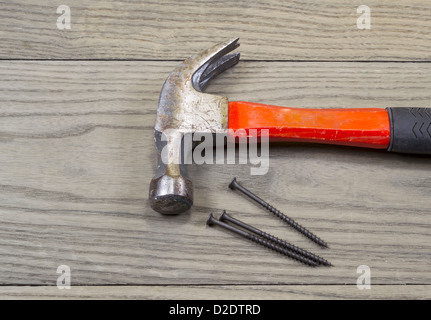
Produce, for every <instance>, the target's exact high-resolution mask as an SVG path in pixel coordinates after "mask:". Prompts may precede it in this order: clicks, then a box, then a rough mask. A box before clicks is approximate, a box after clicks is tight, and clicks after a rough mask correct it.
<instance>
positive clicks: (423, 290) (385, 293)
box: [0, 285, 431, 300]
mask: <svg viewBox="0 0 431 320" xmlns="http://www.w3.org/2000/svg"><path fill="white" fill-rule="evenodd" d="M430 293H431V288H430V286H429V285H414V286H413V285H389V286H380V285H372V286H371V289H370V290H359V289H358V288H357V287H356V286H352V285H332V286H325V285H312V286H283V285H273V286H266V285H260V286H256V285H255V286H230V285H225V286H114V287H110V286H102V287H98V286H94V287H72V288H71V289H70V290H59V289H57V287H52V286H43V287H0V299H2V300H8V299H38V300H40V299H42V300H44V299H82V300H85V299H112V300H117V299H121V300H124V299H130V300H136V299H146V300H149V299H157V300H160V299H169V300H170V299H174V300H189V299H192V300H194V299H204V300H206V299H209V300H225V299H226V300H230V299H232V300H304V299H306V300H309V299H313V300H320V299H325V300H326V299H348V300H352V299H379V300H381V299H395V300H401V299H420V300H425V299H426V300H429V299H430V298H431V294H430Z"/></svg>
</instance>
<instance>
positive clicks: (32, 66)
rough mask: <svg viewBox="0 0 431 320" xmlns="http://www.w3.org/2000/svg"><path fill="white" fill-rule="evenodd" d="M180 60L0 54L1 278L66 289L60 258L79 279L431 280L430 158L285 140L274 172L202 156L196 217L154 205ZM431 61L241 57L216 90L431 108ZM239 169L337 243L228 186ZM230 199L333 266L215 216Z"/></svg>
mask: <svg viewBox="0 0 431 320" xmlns="http://www.w3.org/2000/svg"><path fill="white" fill-rule="evenodd" d="M174 65H175V62H142V61H135V62H128V61H117V62H115V63H113V62H103V61H102V62H96V61H93V62H85V61H79V62H65V61H55V62H54V61H51V62H50V61H42V62H41V61H33V62H29V61H24V62H9V61H2V62H1V63H0V72H1V74H2V79H1V81H0V106H1V107H0V110H1V111H0V116H1V117H0V129H1V130H0V166H1V170H0V190H1V192H0V212H1V221H2V222H1V224H0V257H1V259H0V283H1V284H2V285H11V286H12V285H17V284H20V285H54V286H55V283H56V280H57V277H58V274H56V270H57V267H58V266H59V265H68V266H70V268H71V270H72V284H73V285H76V286H79V285H89V284H92V285H109V284H128V285H140V284H141V285H157V284H167V285H168V284H182V285H191V284H213V285H234V284H241V285H258V284H260V285H268V284H278V285H283V284H286V285H300V284H307V285H312V284H316V285H317V284H331V285H340V284H350V285H353V286H355V285H356V280H357V277H358V276H359V275H358V274H357V273H356V269H357V267H358V266H359V265H368V266H369V267H370V268H371V272H372V284H373V285H378V284H382V285H405V284H416V285H424V284H426V285H429V284H430V282H431V273H430V254H431V250H430V249H431V248H430V240H431V234H430V231H429V230H430V224H431V219H430V216H429V205H430V200H429V185H430V183H431V171H430V169H431V162H430V159H429V157H424V156H406V155H397V154H387V153H385V152H380V151H370V150H359V149H355V148H339V147H325V146H316V147H312V146H308V145H302V144H301V145H289V146H280V145H275V146H273V148H272V149H271V151H270V168H269V172H268V174H267V175H265V176H250V166H248V165H203V166H197V165H194V166H191V167H190V174H191V176H192V177H193V181H194V183H195V191H196V192H195V206H194V208H193V209H192V210H191V212H189V213H186V214H184V215H181V216H176V217H166V216H161V215H159V214H158V213H156V212H153V211H152V210H151V209H150V208H149V206H148V203H147V192H148V183H149V180H150V179H151V177H152V175H153V174H154V170H155V158H156V155H155V152H154V147H153V136H152V130H153V123H154V119H155V111H156V105H157V100H158V94H159V90H160V86H161V84H162V82H163V79H164V78H165V77H166V74H167V73H168V72H169V70H171V69H172V68H173V66H174ZM429 71H430V65H429V64H417V63H403V64H400V63H374V64H370V63H285V62H242V63H241V64H239V65H238V66H237V67H235V69H233V70H231V71H228V72H227V73H226V74H225V75H223V76H221V77H220V78H219V79H217V80H216V81H215V82H214V84H213V85H212V86H211V87H210V91H211V92H213V93H216V94H223V93H225V94H227V95H228V96H229V97H231V98H232V99H250V100H252V101H256V102H269V103H274V104H276V103H279V104H282V105H286V106H301V107H310V106H321V107H329V106H331V107H358V106H362V107H366V106H373V107H376V106H377V107H385V106H418V107H421V106H426V105H427V101H429V98H430V97H429V95H430V92H431V90H430V89H431V72H429ZM233 176H237V177H238V179H239V180H240V181H241V182H243V183H244V185H245V186H248V187H250V188H251V189H252V190H254V191H255V192H256V193H257V194H259V195H261V196H262V197H263V198H265V199H267V200H268V201H269V202H271V203H273V204H274V205H275V206H276V207H278V208H279V209H280V210H282V211H284V212H285V213H286V214H288V215H290V216H291V217H293V218H295V219H296V220H297V221H298V222H300V223H302V224H303V225H305V226H306V227H308V228H309V229H310V230H312V231H313V232H315V233H316V234H317V235H319V236H320V237H322V238H323V239H325V240H326V241H327V242H328V243H329V245H330V249H329V250H324V249H320V248H318V247H317V246H316V245H314V244H312V243H310V242H309V241H308V240H307V239H305V238H303V237H302V236H301V235H298V234H297V233H296V232H294V231H292V230H291V229H290V228H289V227H287V226H285V225H284V224H283V223H282V222H281V221H279V220H278V219H276V218H275V217H272V216H271V215H270V214H269V213H267V212H266V211H264V210H263V209H261V208H259V207H257V206H256V205H254V204H253V203H250V202H249V201H248V200H246V199H245V198H243V197H241V196H240V195H238V194H236V193H235V192H233V191H230V190H228V188H227V184H228V182H229V181H230V179H231V178H232V177H233ZM222 209H226V210H228V211H229V212H230V213H232V214H233V215H234V216H236V217H238V218H240V219H242V220H244V221H246V222H249V223H251V224H253V225H255V226H258V227H260V228H261V229H264V230H266V231H269V232H271V233H274V234H276V235H277V236H279V237H282V238H285V239H287V240H289V241H291V242H293V243H295V244H297V245H298V246H301V247H304V248H305V249H308V250H311V251H313V252H315V253H317V254H320V255H322V256H324V257H325V258H327V259H328V260H330V261H331V262H332V263H333V264H334V265H335V267H333V268H308V267H304V266H303V265H301V264H299V263H296V262H294V261H291V260H289V259H286V258H284V257H282V256H279V255H277V254H275V253H273V252H271V251H268V250H266V249H263V248H260V247H257V246H256V245H255V244H253V243H249V242H247V241H244V240H243V239H241V238H238V237H236V236H234V235H232V234H230V233H228V232H225V231H223V230H220V229H217V228H209V227H207V226H205V221H206V219H207V217H208V214H209V213H210V212H212V213H216V214H218V213H219V212H221V210H222ZM319 288H321V287H319ZM388 288H390V287H388ZM426 288H427V287H426V286H425V287H424V290H425V291H426ZM16 290H18V291H19V288H18V289H16ZM82 290H84V289H82ZM207 290H210V289H207ZM232 290H234V289H232ZM286 290H289V289H286ZM316 290H317V289H316ZM319 290H320V289H319ZM323 290H330V289H323ZM356 290H357V289H356ZM379 290H382V291H384V289H383V288H382V289H379ZM409 290H410V289H408V292H410V291H409ZM305 291H306V289H305V288H304V292H305ZM357 291H358V294H360V292H359V290H357ZM311 292H312V291H311ZM316 292H317V291H316ZM351 292H352V294H353V292H354V290H353V291H351ZM23 294H25V292H24V293H23ZM327 294H330V293H329V292H328V293H327ZM382 294H383V293H382ZM387 294H388V295H390V294H389V291H388V293H387ZM336 295H337V294H335V296H336ZM383 295H384V294H383ZM287 296H289V295H287Z"/></svg>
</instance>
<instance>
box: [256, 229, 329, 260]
mask: <svg viewBox="0 0 431 320" xmlns="http://www.w3.org/2000/svg"><path fill="white" fill-rule="evenodd" d="M261 236H262V237H263V238H266V239H268V240H270V241H272V242H275V243H276V244H278V245H280V246H282V247H285V248H287V249H289V250H291V251H293V252H295V253H297V254H299V255H302V256H304V257H306V258H309V259H311V260H313V261H316V262H317V263H319V264H322V265H325V266H332V264H331V263H330V262H329V261H327V260H326V259H324V258H322V257H320V256H318V255H316V254H314V253H311V252H309V251H307V250H304V249H301V248H299V247H297V246H295V245H293V244H291V243H289V242H287V241H285V240H282V239H280V238H277V237H275V236H273V235H272V234H269V233H266V232H264V231H262V234H261Z"/></svg>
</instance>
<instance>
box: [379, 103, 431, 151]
mask: <svg viewBox="0 0 431 320" xmlns="http://www.w3.org/2000/svg"><path fill="white" fill-rule="evenodd" d="M387 110H388V114H389V121H390V125H391V142H390V144H389V148H388V151H391V152H400V153H416V154H431V108H387Z"/></svg>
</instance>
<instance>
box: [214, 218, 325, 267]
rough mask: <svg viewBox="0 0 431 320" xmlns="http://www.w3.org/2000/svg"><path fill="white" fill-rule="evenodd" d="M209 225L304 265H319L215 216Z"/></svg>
mask: <svg viewBox="0 0 431 320" xmlns="http://www.w3.org/2000/svg"><path fill="white" fill-rule="evenodd" d="M207 225H209V226H212V225H218V226H220V227H222V228H225V229H228V230H230V231H232V232H235V233H236V234H239V235H240V236H243V237H244V238H247V239H249V240H252V241H254V242H256V243H258V244H260V245H262V246H264V247H267V248H269V249H272V250H274V251H277V252H279V253H281V254H284V255H286V256H288V257H290V258H292V259H295V260H298V261H300V262H302V263H305V264H308V265H310V266H313V267H315V266H317V263H316V262H315V261H313V260H311V259H308V258H306V257H304V256H301V255H299V254H297V253H295V252H292V251H289V250H287V249H285V248H283V247H281V246H279V245H276V244H274V243H272V242H270V241H268V240H265V239H262V238H259V237H257V236H255V235H253V234H251V233H248V232H246V231H244V230H241V229H238V228H235V227H233V226H231V225H229V224H227V223H224V222H221V221H219V220H217V219H216V218H214V216H213V215H212V214H210V216H209V218H208V220H207Z"/></svg>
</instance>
